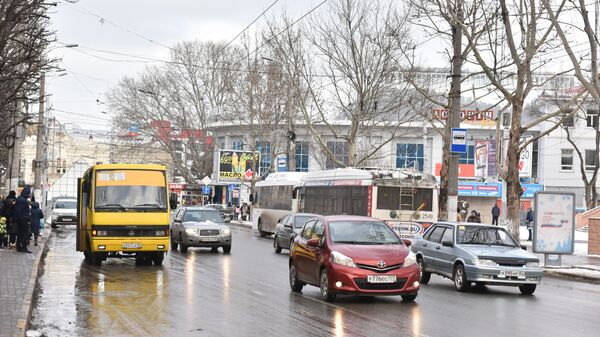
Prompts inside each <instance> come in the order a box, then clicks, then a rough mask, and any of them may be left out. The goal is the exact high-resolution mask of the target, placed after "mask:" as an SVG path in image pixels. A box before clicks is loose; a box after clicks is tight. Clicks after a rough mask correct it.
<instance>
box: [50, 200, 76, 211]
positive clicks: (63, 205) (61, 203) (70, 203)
mask: <svg viewBox="0 0 600 337" xmlns="http://www.w3.org/2000/svg"><path fill="white" fill-rule="evenodd" d="M54 208H57V209H76V208H77V201H75V200H57V201H56V204H54Z"/></svg>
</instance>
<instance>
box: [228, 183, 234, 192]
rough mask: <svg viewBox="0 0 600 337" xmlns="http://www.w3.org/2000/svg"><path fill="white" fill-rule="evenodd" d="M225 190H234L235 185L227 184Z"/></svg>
mask: <svg viewBox="0 0 600 337" xmlns="http://www.w3.org/2000/svg"><path fill="white" fill-rule="evenodd" d="M227 189H228V190H230V191H233V190H235V185H234V184H228V185H227Z"/></svg>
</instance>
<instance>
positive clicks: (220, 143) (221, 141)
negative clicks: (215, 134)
mask: <svg viewBox="0 0 600 337" xmlns="http://www.w3.org/2000/svg"><path fill="white" fill-rule="evenodd" d="M217 141H218V142H219V147H220V148H221V149H224V148H225V137H219V138H218V139H217Z"/></svg>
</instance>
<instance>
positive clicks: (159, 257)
mask: <svg viewBox="0 0 600 337" xmlns="http://www.w3.org/2000/svg"><path fill="white" fill-rule="evenodd" d="M164 258H165V253H163V252H156V253H154V258H152V262H154V265H155V266H157V267H158V266H162V263H163V259H164Z"/></svg>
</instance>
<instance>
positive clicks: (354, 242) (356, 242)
mask: <svg viewBox="0 0 600 337" xmlns="http://www.w3.org/2000/svg"><path fill="white" fill-rule="evenodd" d="M333 243H349V244H351V245H357V244H359V243H360V242H359V241H334V242H333Z"/></svg>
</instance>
